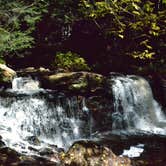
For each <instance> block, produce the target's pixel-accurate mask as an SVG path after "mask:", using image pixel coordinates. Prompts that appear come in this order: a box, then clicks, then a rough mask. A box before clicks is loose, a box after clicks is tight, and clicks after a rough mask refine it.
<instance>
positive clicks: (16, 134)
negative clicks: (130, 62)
mask: <svg viewBox="0 0 166 166" xmlns="http://www.w3.org/2000/svg"><path fill="white" fill-rule="evenodd" d="M12 90H13V93H15V91H20V93H22V94H23V95H21V96H19V95H18V96H17V95H16V96H13V95H11V96H8V97H6V96H5V97H3V96H1V97H0V135H1V136H2V138H3V140H4V141H5V143H6V144H7V145H8V146H9V147H12V148H14V149H16V150H17V151H20V152H25V151H27V150H28V147H29V146H30V144H29V143H28V141H27V139H28V138H29V137H37V138H38V139H39V140H40V141H41V142H43V143H49V144H54V145H57V146H58V147H63V148H67V147H68V146H70V145H71V144H72V143H73V141H74V140H77V139H80V138H81V139H82V138H87V137H89V128H88V124H87V121H86V119H85V118H84V117H85V116H86V115H85V114H86V112H88V108H87V107H86V102H85V98H81V99H79V98H78V97H65V96H63V95H61V96H60V95H58V94H56V93H50V92H49V93H47V91H45V93H42V94H41V93H39V94H35V95H31V94H32V93H33V92H32V91H33V90H35V91H39V92H40V88H39V83H38V81H37V80H32V79H31V78H29V77H28V78H16V79H15V80H14V81H13V89H12ZM27 91H29V94H28V95H27V94H26V95H24V93H26V92H27Z"/></svg>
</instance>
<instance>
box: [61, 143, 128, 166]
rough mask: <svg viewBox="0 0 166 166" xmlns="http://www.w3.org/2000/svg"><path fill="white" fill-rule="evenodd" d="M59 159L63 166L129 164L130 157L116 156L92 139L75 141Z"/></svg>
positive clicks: (114, 165)
mask: <svg viewBox="0 0 166 166" xmlns="http://www.w3.org/2000/svg"><path fill="white" fill-rule="evenodd" d="M61 160H62V165H64V166H70V165H77V166H97V165H98V166H131V161H130V159H128V158H125V157H118V156H116V155H115V154H114V153H113V152H112V151H111V149H109V148H107V147H103V146H101V145H98V144H97V143H94V142H92V141H78V142H75V143H74V144H73V145H72V146H71V147H70V149H69V150H68V151H67V152H66V153H62V154H61Z"/></svg>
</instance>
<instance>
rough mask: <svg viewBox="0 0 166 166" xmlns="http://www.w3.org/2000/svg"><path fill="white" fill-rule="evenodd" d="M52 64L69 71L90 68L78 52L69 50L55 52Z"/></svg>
mask: <svg viewBox="0 0 166 166" xmlns="http://www.w3.org/2000/svg"><path fill="white" fill-rule="evenodd" d="M53 65H54V66H56V67H58V68H63V69H66V70H69V71H81V70H84V71H88V70H90V68H89V67H88V65H87V64H86V62H85V60H84V59H83V58H81V57H80V56H79V55H78V54H76V53H72V52H70V51H69V52H67V53H62V52H59V53H57V54H56V57H55V61H54V64H53Z"/></svg>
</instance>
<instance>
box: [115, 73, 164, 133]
mask: <svg viewBox="0 0 166 166" xmlns="http://www.w3.org/2000/svg"><path fill="white" fill-rule="evenodd" d="M112 82H113V86H112V91H113V96H114V109H115V111H114V113H113V114H112V119H113V123H112V128H113V130H117V129H120V130H121V129H125V130H142V131H147V132H150V133H156V134H164V135H165V134H166V117H165V115H164V113H163V111H162V110H161V107H160V106H159V104H158V103H157V101H155V100H154V98H153V94H152V90H151V87H150V85H149V83H148V82H147V81H146V80H145V79H144V78H142V77H139V76H126V77H124V76H118V77H113V78H112Z"/></svg>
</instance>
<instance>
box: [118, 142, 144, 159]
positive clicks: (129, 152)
mask: <svg viewBox="0 0 166 166" xmlns="http://www.w3.org/2000/svg"><path fill="white" fill-rule="evenodd" d="M143 151H144V144H138V145H136V146H130V149H125V150H123V154H122V155H121V156H128V157H139V156H140V155H141V154H142V153H143Z"/></svg>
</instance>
